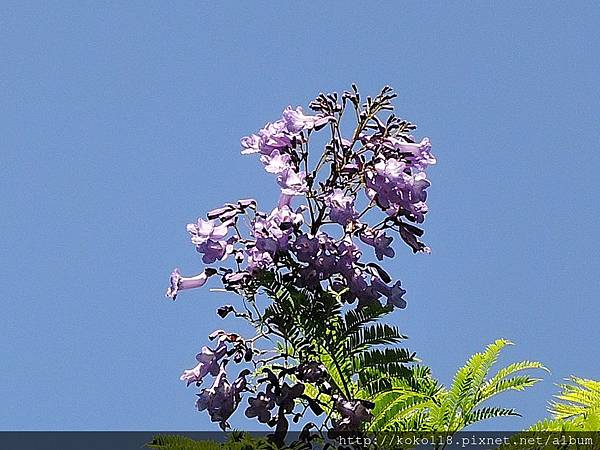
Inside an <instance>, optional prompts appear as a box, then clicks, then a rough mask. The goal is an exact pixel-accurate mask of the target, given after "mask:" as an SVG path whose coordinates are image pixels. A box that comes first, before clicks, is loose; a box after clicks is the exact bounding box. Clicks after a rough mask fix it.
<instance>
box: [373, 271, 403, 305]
mask: <svg viewBox="0 0 600 450" xmlns="http://www.w3.org/2000/svg"><path fill="white" fill-rule="evenodd" d="M371 286H372V287H373V289H375V290H376V291H377V292H379V293H380V294H382V295H384V296H385V297H387V304H388V305H393V306H395V307H396V308H400V309H403V308H406V301H405V300H404V299H403V298H402V296H403V295H404V294H406V291H405V290H404V289H402V288H401V287H400V281H396V284H394V285H393V286H392V287H390V286H388V285H387V284H385V283H383V282H382V281H381V280H379V279H378V278H376V277H374V278H373V280H372V281H371Z"/></svg>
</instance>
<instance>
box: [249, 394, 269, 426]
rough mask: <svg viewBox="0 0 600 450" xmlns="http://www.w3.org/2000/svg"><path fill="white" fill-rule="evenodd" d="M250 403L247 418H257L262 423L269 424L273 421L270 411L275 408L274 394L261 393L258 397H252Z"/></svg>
mask: <svg viewBox="0 0 600 450" xmlns="http://www.w3.org/2000/svg"><path fill="white" fill-rule="evenodd" d="M248 403H249V404H250V406H249V407H248V408H247V409H246V412H245V415H246V417H248V418H250V419H251V418H252V417H256V418H257V419H258V421H259V422H261V423H267V422H268V421H269V420H271V413H270V412H269V411H270V410H272V409H273V408H274V407H275V399H274V398H273V394H272V393H270V392H269V393H265V392H259V393H258V394H257V396H256V397H250V398H249V399H248Z"/></svg>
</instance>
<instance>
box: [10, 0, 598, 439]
mask: <svg viewBox="0 0 600 450" xmlns="http://www.w3.org/2000/svg"><path fill="white" fill-rule="evenodd" d="M598 23H600V7H599V6H598V4H597V3H595V2H591V1H590V2H584V1H581V2H571V3H569V4H567V3H565V2H552V1H548V2H525V3H524V2H517V1H505V2H443V1H440V2H358V1H356V2H330V3H328V4H327V5H325V6H324V5H321V6H319V7H316V6H312V7H311V6H309V4H308V3H306V4H303V3H292V2H278V3H275V2H218V3H216V2H176V3H174V4H168V3H165V2H112V3H111V2H80V1H60V2H58V1H57V2H21V1H19V2H16V1H3V2H2V3H1V5H0V86H1V88H0V104H1V105H2V120H0V136H1V139H0V192H1V195H0V211H1V216H0V217H1V218H0V240H1V241H0V242H1V244H2V253H1V255H0V261H1V266H2V270H1V271H0V282H1V284H2V285H3V287H4V288H3V294H2V310H1V314H0V336H1V342H2V345H0V348H1V357H2V364H1V367H2V369H1V370H0V398H1V399H2V408H0V429H4V430H7V429H35V430H46V429H61V430H62V429H67V430H103V429H140V430H147V429H181V430H183V429H186V430H199V429H214V427H215V426H214V425H212V424H210V423H209V421H208V417H207V416H206V415H205V414H204V413H198V412H197V411H194V408H193V404H194V398H195V396H194V390H193V389H192V388H189V389H186V388H185V385H184V384H183V383H182V382H180V381H179V380H178V377H179V374H180V372H181V370H182V369H184V368H189V367H191V365H193V361H194V355H195V353H196V352H197V351H198V350H199V348H200V347H201V346H202V345H203V344H204V343H205V342H206V335H207V334H208V333H210V332H211V331H212V330H213V329H214V328H217V327H222V326H223V324H222V323H220V322H219V321H218V319H217V318H216V316H214V309H215V308H216V307H217V306H219V305H220V304H222V303H223V302H224V301H231V300H232V299H231V298H227V299H226V300H225V299H224V298H222V297H220V296H219V294H210V293H209V292H208V291H196V292H193V293H192V292H190V293H187V292H186V293H185V294H186V295H181V297H180V298H179V299H178V301H177V302H175V303H172V302H170V301H168V300H167V299H165V298H164V297H163V293H164V289H165V287H166V285H167V279H168V275H169V272H170V270H171V269H172V268H173V267H174V266H176V265H177V266H180V267H181V268H182V271H184V272H186V273H192V272H194V271H196V270H199V269H200V268H201V261H200V259H199V257H198V255H197V254H196V253H195V251H194V249H193V248H192V246H191V245H190V244H189V242H188V238H187V236H186V232H185V224H186V223H188V222H190V221H193V220H194V219H195V218H196V217H198V216H200V215H203V213H204V212H205V211H206V210H208V209H211V208H213V207H216V206H219V205H221V204H222V203H223V202H225V201H231V200H235V199H237V198H240V197H248V196H254V197H256V198H258V199H259V200H260V201H262V202H263V203H266V204H269V203H271V202H273V201H274V199H275V198H276V196H277V188H276V186H275V185H274V184H273V183H272V178H271V177H270V176H267V175H266V174H264V173H263V172H262V169H261V167H260V164H258V163H257V161H256V159H255V158H248V157H246V158H244V157H242V156H240V155H239V138H240V137H241V136H244V135H246V134H248V133H249V132H252V131H253V130H256V129H257V128H259V127H260V126H262V125H263V124H264V122H266V121H267V120H270V119H273V118H276V117H277V116H278V115H279V114H280V112H281V110H282V109H283V107H285V106H287V105H288V104H294V105H296V104H299V105H306V104H307V103H308V102H309V101H310V99H311V98H312V97H314V95H315V94H317V93H318V92H319V91H328V90H338V91H343V90H344V89H347V88H348V87H349V85H350V83H352V82H356V83H357V84H358V85H359V87H360V88H361V91H362V92H363V93H364V94H368V93H376V92H377V91H378V89H379V88H380V87H381V86H383V85H384V84H390V85H392V86H394V87H395V88H396V89H397V90H398V92H399V93H400V96H399V98H398V100H397V102H396V105H397V111H398V113H399V114H400V115H401V116H404V117H407V118H409V119H410V120H412V121H415V122H416V123H417V124H418V125H419V129H418V130H417V133H416V134H417V135H418V136H420V137H421V136H429V137H430V138H431V140H432V142H433V145H434V151H435V154H436V155H437V157H438V161H439V164H438V166H436V167H434V168H433V169H432V170H431V171H430V177H431V180H432V182H433V186H432V187H431V188H430V190H429V195H430V197H429V206H430V213H429V215H428V218H427V221H426V227H425V228H426V230H427V231H426V241H427V243H428V244H429V245H430V246H431V247H432V249H433V253H432V254H431V255H429V256H426V255H418V256H413V255H412V254H411V252H410V250H409V249H408V248H400V250H401V251H398V254H399V255H400V256H399V257H398V258H397V259H396V261H395V262H393V263H391V264H388V265H387V267H388V268H389V269H390V272H391V273H393V274H394V276H395V277H397V278H400V279H401V280H402V281H403V285H404V287H405V288H406V289H407V290H408V294H407V296H406V298H407V300H408V302H409V305H408V308H407V309H406V310H405V311H403V312H400V313H398V314H396V315H395V316H394V320H395V321H396V323H397V324H398V325H399V326H400V328H401V330H403V332H404V333H406V334H408V335H409V336H410V341H409V345H410V347H411V349H413V350H415V351H417V353H418V354H419V355H420V357H421V358H422V359H423V360H424V361H425V362H426V363H428V364H430V365H431V366H432V367H433V370H434V373H435V374H437V376H438V377H440V378H441V379H442V380H443V381H445V382H448V381H450V379H451V376H452V374H453V373H454V371H455V370H456V368H457V367H458V366H459V364H461V363H462V362H463V361H464V360H465V359H466V358H467V357H468V355H470V354H471V353H473V352H475V351H478V350H480V349H481V348H483V347H484V346H485V345H486V344H487V343H490V342H492V341H493V340H494V339H496V338H499V337H506V338H509V339H511V340H513V341H514V342H515V343H516V344H517V345H516V346H515V347H512V348H510V349H509V350H508V351H507V358H505V359H503V362H505V363H506V362H509V361H513V360H516V359H519V358H521V359H523V358H527V359H535V360H540V361H542V362H543V363H545V364H546V365H547V366H548V367H549V368H550V369H551V370H552V373H551V374H550V375H547V376H545V379H544V382H543V383H541V384H539V385H538V386H536V387H535V388H533V389H531V390H530V391H528V392H525V393H519V394H518V395H510V396H507V397H505V398H504V399H503V400H499V401H498V404H503V405H505V406H517V407H518V409H520V410H521V412H522V413H523V414H524V417H523V418H522V419H510V420H505V421H504V422H502V421H497V422H493V423H490V426H489V428H492V429H503V428H505V429H506V428H514V429H519V428H522V427H525V426H527V425H528V424H531V423H532V422H534V421H535V420H537V419H539V418H541V417H543V416H544V415H545V414H546V413H545V408H546V401H547V400H548V399H549V398H550V396H551V395H552V394H553V393H555V392H556V387H555V386H554V383H557V382H559V381H560V380H561V379H563V378H564V377H566V376H568V375H570V374H577V375H579V376H583V377H590V378H596V379H598V378H600V358H598V349H597V344H598V341H599V340H600V327H598V318H599V317H600V303H599V288H600V283H599V281H598V273H599V269H600V246H599V243H598V242H599V241H598V233H599V232H600V226H599V224H598V216H599V213H600V207H599V206H598V205H599V202H598V200H597V195H598V187H599V185H598V176H597V173H598V170H599V169H600V156H599V151H598V150H599V144H600V138H599V127H598V125H599V117H600V88H599V87H598V80H600V65H599V64H598V55H599V54H600V37H599V35H598V31H597V25H598ZM226 325H227V326H234V325H233V323H232V324H226ZM233 423H234V424H236V425H238V426H240V425H241V424H242V423H243V422H242V421H241V420H238V419H236V420H234V421H233Z"/></svg>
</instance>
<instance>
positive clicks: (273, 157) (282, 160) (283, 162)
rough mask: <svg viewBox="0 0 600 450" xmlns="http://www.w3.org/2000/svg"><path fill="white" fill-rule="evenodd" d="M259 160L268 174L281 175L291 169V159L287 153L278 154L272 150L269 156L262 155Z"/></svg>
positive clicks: (277, 151)
mask: <svg viewBox="0 0 600 450" xmlns="http://www.w3.org/2000/svg"><path fill="white" fill-rule="evenodd" d="M260 160H261V161H262V162H263V164H264V165H265V170H266V171H267V172H269V173H281V172H283V171H284V170H286V169H290V168H291V167H292V164H291V162H292V158H291V157H290V155H288V154H287V153H280V152H279V150H274V151H273V153H271V154H270V155H263V156H261V157H260Z"/></svg>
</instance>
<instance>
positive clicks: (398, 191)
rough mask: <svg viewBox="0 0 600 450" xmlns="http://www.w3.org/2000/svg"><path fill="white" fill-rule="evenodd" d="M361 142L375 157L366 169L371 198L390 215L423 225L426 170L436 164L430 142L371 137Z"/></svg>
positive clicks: (425, 211)
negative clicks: (416, 142)
mask: <svg viewBox="0 0 600 450" xmlns="http://www.w3.org/2000/svg"><path fill="white" fill-rule="evenodd" d="M404 139H409V137H405V138H404ZM362 141H363V142H364V143H365V147H366V148H368V149H369V150H371V151H373V152H374V154H375V155H376V156H375V157H374V158H373V160H372V161H370V164H369V167H368V169H367V170H366V192H367V195H368V196H369V198H371V199H372V200H374V201H375V202H376V203H377V205H379V207H380V208H381V209H382V210H384V211H385V212H386V214H388V215H389V216H404V217H406V218H407V219H408V220H409V221H411V222H417V223H421V222H423V220H424V219H425V213H427V204H426V203H425V201H426V200H427V192H426V189H427V188H428V187H429V186H430V183H429V181H428V180H427V174H426V173H425V172H424V170H425V169H426V168H427V167H428V166H429V165H431V164H435V162H436V160H435V157H434V156H433V155H432V154H431V144H430V143H429V139H427V138H425V139H423V140H422V141H421V143H420V144H415V143H411V142H406V141H403V140H402V139H397V138H379V137H377V136H373V135H371V136H363V137H362Z"/></svg>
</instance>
